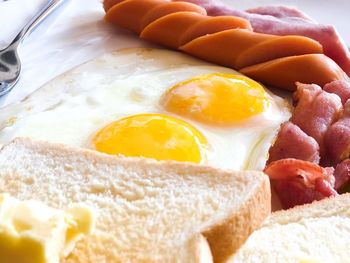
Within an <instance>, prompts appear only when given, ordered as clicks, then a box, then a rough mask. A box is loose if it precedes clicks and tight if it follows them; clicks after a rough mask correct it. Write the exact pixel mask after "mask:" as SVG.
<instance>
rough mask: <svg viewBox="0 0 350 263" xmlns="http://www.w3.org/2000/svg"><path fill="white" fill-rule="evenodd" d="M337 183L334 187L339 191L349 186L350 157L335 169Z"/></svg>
mask: <svg viewBox="0 0 350 263" xmlns="http://www.w3.org/2000/svg"><path fill="white" fill-rule="evenodd" d="M334 177H335V184H334V188H335V189H336V190H337V191H339V190H342V189H343V188H344V187H345V186H347V185H348V184H349V182H350V159H346V160H344V161H343V162H341V163H340V164H338V165H337V167H336V168H335V171H334Z"/></svg>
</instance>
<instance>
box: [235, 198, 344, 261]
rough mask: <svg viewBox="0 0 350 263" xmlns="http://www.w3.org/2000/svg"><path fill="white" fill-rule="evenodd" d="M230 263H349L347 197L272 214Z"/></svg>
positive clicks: (330, 199) (325, 200)
mask: <svg viewBox="0 0 350 263" xmlns="http://www.w3.org/2000/svg"><path fill="white" fill-rule="evenodd" d="M229 262H232V263H233V262H269V263H270V262H298V263H299V262H300V263H301V262H325V263H329V262H332V263H337V262H339V263H344V262H350V194H343V195H340V196H337V197H334V198H329V199H324V200H321V201H316V202H314V203H312V204H308V205H303V206H297V207H294V208H292V209H289V210H284V211H279V212H275V213H272V214H271V217H270V218H269V219H268V220H267V221H266V222H264V224H263V226H262V228H260V229H259V230H257V231H255V232H254V233H253V234H252V235H251V236H250V237H249V238H248V240H247V242H246V243H245V244H244V245H243V246H242V247H241V249H240V250H239V251H238V253H237V254H236V255H235V256H234V257H233V258H232V259H231V260H229Z"/></svg>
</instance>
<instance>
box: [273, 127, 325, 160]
mask: <svg viewBox="0 0 350 263" xmlns="http://www.w3.org/2000/svg"><path fill="white" fill-rule="evenodd" d="M285 158H295V159H300V160H304V161H309V162H314V163H318V162H319V161H320V154H319V146H318V144H317V142H316V141H315V139H314V138H312V137H310V136H308V135H307V134H306V133H305V132H303V131H302V130H301V129H300V128H299V127H298V126H296V125H295V124H293V123H291V122H286V123H283V124H282V125H281V129H280V131H279V133H278V135H277V140H276V142H275V143H274V145H273V146H272V147H271V148H270V151H269V160H268V162H267V163H271V162H273V161H277V160H280V159H285Z"/></svg>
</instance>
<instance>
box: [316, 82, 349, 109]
mask: <svg viewBox="0 0 350 263" xmlns="http://www.w3.org/2000/svg"><path fill="white" fill-rule="evenodd" d="M323 90H324V91H327V92H329V93H334V94H337V95H338V96H339V97H340V99H341V102H342V104H345V102H346V101H347V100H348V99H350V81H349V80H335V81H332V82H330V83H327V84H326V85H324V87H323Z"/></svg>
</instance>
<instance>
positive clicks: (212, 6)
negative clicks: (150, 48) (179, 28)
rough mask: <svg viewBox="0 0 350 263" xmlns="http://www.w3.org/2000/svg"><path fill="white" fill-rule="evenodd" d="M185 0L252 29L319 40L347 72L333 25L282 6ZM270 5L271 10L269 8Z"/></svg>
mask: <svg viewBox="0 0 350 263" xmlns="http://www.w3.org/2000/svg"><path fill="white" fill-rule="evenodd" d="M186 1H187V2H191V3H195V4H198V5H200V6H202V7H204V8H205V9H206V10H207V13H208V15H210V16H222V15H232V16H239V17H242V18H245V19H247V20H249V21H250V23H251V25H252V27H253V30H254V31H255V32H259V33H265V34H272V35H300V36H306V37H310V38H312V39H314V40H316V41H318V42H320V43H321V45H322V46H323V50H324V53H325V55H327V56H329V57H330V58H332V59H333V60H334V61H335V62H336V63H337V64H338V65H339V66H340V67H341V68H342V69H343V70H344V71H345V72H346V73H347V74H348V75H350V52H349V50H348V48H347V46H346V45H345V43H344V41H343V40H342V38H341V37H340V36H339V34H338V32H337V31H336V29H335V28H334V27H333V26H330V25H322V24H317V23H315V22H313V21H312V20H310V19H309V18H307V16H305V15H302V13H301V12H291V11H290V10H289V11H288V9H286V8H285V7H273V8H271V7H266V8H264V7H261V8H257V9H255V10H254V9H251V10H249V12H246V11H241V10H237V9H234V8H231V7H228V6H225V5H223V4H221V3H220V2H217V1H215V0H186ZM269 8H270V9H271V11H268V9H269ZM286 10H287V11H286ZM252 12H255V13H252ZM260 13H261V14H260ZM279 13H280V14H279Z"/></svg>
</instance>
